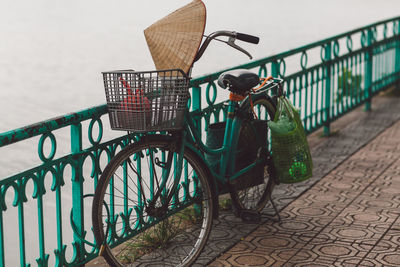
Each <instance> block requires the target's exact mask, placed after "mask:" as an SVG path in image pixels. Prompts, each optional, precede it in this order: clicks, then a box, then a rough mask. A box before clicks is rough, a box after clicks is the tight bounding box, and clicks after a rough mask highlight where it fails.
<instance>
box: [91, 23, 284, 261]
mask: <svg viewBox="0 0 400 267" xmlns="http://www.w3.org/2000/svg"><path fill="white" fill-rule="evenodd" d="M219 36H226V37H229V42H228V44H229V45H231V46H232V47H234V48H236V49H238V50H240V51H241V52H243V53H245V54H247V55H250V54H249V53H248V52H247V51H245V50H244V49H242V48H240V47H239V46H237V45H236V44H235V43H234V42H235V40H236V39H238V40H242V41H245V42H249V43H255V44H257V43H258V38H257V37H255V36H251V35H246V34H241V33H236V32H228V31H218V32H215V33H213V34H211V35H210V36H208V38H207V39H206V40H205V41H204V43H203V44H202V46H201V47H200V49H199V51H198V54H197V56H196V61H197V60H198V59H199V58H200V57H201V56H202V55H203V53H204V51H205V49H206V48H207V46H208V44H209V43H210V42H211V41H212V40H214V39H215V38H216V37H219ZM103 75H104V81H105V85H106V87H108V90H109V92H108V93H107V100H108V107H109V113H110V121H111V125H112V127H114V128H115V129H125V130H132V127H134V128H135V130H136V132H139V133H140V135H138V136H136V137H135V142H133V143H131V144H129V145H128V146H127V147H126V148H124V149H122V150H121V151H120V152H119V153H117V154H116V155H115V156H114V157H113V158H112V160H111V161H110V162H109V164H108V165H107V166H106V167H105V169H104V171H103V173H102V175H101V178H100V179H99V182H98V185H97V188H96V191H95V196H94V199H93V208H92V221H93V231H94V235H95V240H96V243H97V244H98V245H97V246H98V248H99V254H100V255H101V256H103V257H104V258H105V260H106V261H107V262H108V263H109V264H110V265H111V266H125V265H129V264H133V265H135V264H136V265H140V264H141V263H149V262H152V264H155V265H157V264H159V265H172V266H175V265H177V266H188V265H191V264H193V263H194V261H195V260H196V259H197V257H198V256H199V254H200V253H201V251H202V250H203V248H204V246H205V244H206V242H207V239H208V236H209V234H210V230H211V226H212V220H213V218H216V217H217V216H218V196H219V195H220V194H221V193H230V195H231V198H232V201H233V206H234V207H235V210H236V214H237V215H238V216H240V217H242V218H243V219H245V220H259V219H260V212H261V210H262V209H263V208H264V206H265V205H266V203H267V202H268V201H271V202H272V199H271V192H272V190H273V187H274V185H275V184H276V183H277V181H276V178H275V174H274V165H273V163H272V159H271V155H270V153H269V149H268V135H269V134H268V125H267V121H268V120H269V119H271V118H274V114H275V108H276V98H277V97H278V96H279V95H282V80H280V79H277V78H269V79H264V81H263V83H262V84H261V85H260V78H259V77H258V75H256V74H254V73H252V72H249V71H247V70H233V71H228V72H225V73H223V74H222V75H221V76H220V77H219V80H218V84H219V85H220V86H221V87H223V88H227V89H228V90H230V91H231V93H230V99H229V100H228V101H226V102H225V104H226V105H227V119H226V122H225V123H220V124H216V127H217V128H219V129H220V130H221V131H222V137H221V136H220V139H221V138H222V140H220V141H222V143H220V144H218V145H217V146H216V147H211V146H210V145H207V144H204V143H203V141H202V139H201V134H200V133H199V131H198V128H197V127H196V121H195V120H194V117H195V116H196V113H195V112H194V113H190V112H189V110H188V108H187V101H188V97H189V93H188V87H189V77H188V76H187V75H186V73H183V72H182V71H181V70H164V71H150V72H134V71H114V72H107V73H103ZM255 86H258V88H257V91H253V89H252V88H253V87H255ZM271 90H272V91H275V96H273V97H270V96H269V95H268V92H269V91H271ZM129 99H130V100H129ZM128 106H129V107H128ZM255 111H256V112H255ZM257 116H258V117H259V118H260V119H257V118H256V117H257ZM210 127H211V126H210ZM246 142H247V143H248V145H244V144H245V143H246ZM244 146H245V147H248V148H249V149H248V150H246V149H243V148H244ZM215 162H218V164H214V163H215ZM272 204H273V202H272ZM273 206H274V205H273ZM274 208H275V206H274ZM275 211H277V210H276V208H275ZM157 257H158V258H160V259H161V261H160V262H157V260H158V259H157Z"/></svg>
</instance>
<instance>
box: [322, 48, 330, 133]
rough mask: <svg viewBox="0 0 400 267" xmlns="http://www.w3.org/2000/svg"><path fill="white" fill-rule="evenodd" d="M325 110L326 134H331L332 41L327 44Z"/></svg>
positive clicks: (325, 53)
mask: <svg viewBox="0 0 400 267" xmlns="http://www.w3.org/2000/svg"><path fill="white" fill-rule="evenodd" d="M324 49H325V51H324V60H325V63H326V65H325V112H324V118H323V121H324V136H329V135H330V134H331V84H332V80H331V78H332V62H331V60H332V43H331V42H329V43H327V44H326V46H325V48H324Z"/></svg>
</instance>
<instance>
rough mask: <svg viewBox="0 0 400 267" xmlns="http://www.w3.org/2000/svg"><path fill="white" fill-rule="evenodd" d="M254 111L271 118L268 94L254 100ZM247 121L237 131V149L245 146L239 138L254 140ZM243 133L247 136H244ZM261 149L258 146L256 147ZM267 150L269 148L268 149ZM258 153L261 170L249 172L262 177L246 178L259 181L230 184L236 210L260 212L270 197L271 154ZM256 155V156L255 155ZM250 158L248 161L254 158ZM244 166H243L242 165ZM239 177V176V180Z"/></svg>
mask: <svg viewBox="0 0 400 267" xmlns="http://www.w3.org/2000/svg"><path fill="white" fill-rule="evenodd" d="M253 105H254V111H255V113H256V114H257V117H258V119H260V120H266V121H268V120H271V119H273V118H274V116H275V105H274V104H273V103H272V100H271V99H270V98H269V97H268V96H262V97H260V98H259V99H256V100H254V103H253ZM247 127H249V123H244V124H243V125H242V127H241V129H240V133H239V143H238V149H239V150H240V149H241V146H242V147H243V146H245V145H246V144H241V140H245V142H246V140H250V141H251V142H253V143H254V142H255V140H256V139H257V138H256V133H255V132H254V131H253V132H250V134H249V130H248V128H247ZM245 133H247V135H249V136H244V135H245ZM265 135H267V136H266V138H267V140H270V132H269V129H268V127H267V132H265ZM258 149H259V150H261V149H260V148H258ZM268 150H269V149H268ZM257 152H258V153H260V152H262V153H264V158H265V164H263V166H261V167H262V168H263V170H261V171H255V172H251V175H253V173H255V174H254V175H261V176H262V177H247V180H257V181H259V182H257V183H255V184H254V183H252V182H251V181H250V185H248V186H245V187H244V188H243V185H242V186H240V184H241V183H240V182H239V183H237V184H233V185H232V186H231V190H230V194H231V198H232V202H233V204H234V206H235V208H236V210H237V211H239V212H240V211H242V210H250V211H255V212H261V210H262V209H263V208H264V207H265V205H266V204H267V203H268V200H269V199H270V197H271V193H272V190H273V188H274V185H275V183H274V175H275V168H274V164H273V162H272V159H271V156H270V154H269V151H265V150H264V151H257ZM255 157H256V156H255ZM255 157H254V159H250V161H253V160H255ZM237 161H238V160H236V165H239V166H240V162H237ZM243 167H245V166H243ZM240 179H241V178H239V180H240Z"/></svg>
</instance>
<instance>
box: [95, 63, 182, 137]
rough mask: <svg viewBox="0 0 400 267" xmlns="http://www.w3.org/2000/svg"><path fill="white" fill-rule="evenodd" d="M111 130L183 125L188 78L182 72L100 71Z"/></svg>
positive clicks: (160, 129)
mask: <svg viewBox="0 0 400 267" xmlns="http://www.w3.org/2000/svg"><path fill="white" fill-rule="evenodd" d="M103 79H104V88H105V92H106V99H107V107H108V113H109V117H110V124H111V128H112V129H114V130H127V131H135V132H149V131H164V130H178V129H181V128H182V126H183V120H184V112H185V109H186V106H187V100H188V97H189V92H188V90H189V78H188V77H187V76H186V75H185V73H184V72H183V71H182V70H177V69H174V70H161V71H146V72H135V71H129V70H128V71H110V72H103Z"/></svg>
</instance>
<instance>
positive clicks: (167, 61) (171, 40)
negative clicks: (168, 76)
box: [144, 0, 206, 73]
mask: <svg viewBox="0 0 400 267" xmlns="http://www.w3.org/2000/svg"><path fill="white" fill-rule="evenodd" d="M205 25H206V7H205V5H204V3H203V2H202V1H201V0H194V1H193V2H191V3H189V4H187V5H186V6H184V7H182V8H180V9H178V10H176V11H174V12H173V13H171V14H169V15H168V16H166V17H164V18H162V19H161V20H159V21H157V22H156V23H154V24H153V25H151V26H150V27H148V28H147V29H146V30H144V35H145V37H146V41H147V45H148V46H149V49H150V53H151V56H152V57H153V61H154V63H155V65H156V69H157V70H163V69H175V68H177V69H182V70H183V71H184V72H185V73H188V72H189V69H190V67H191V66H192V64H193V61H194V58H195V56H196V53H197V50H198V49H199V47H200V44H201V40H202V38H203V34H204V28H205Z"/></svg>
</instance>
